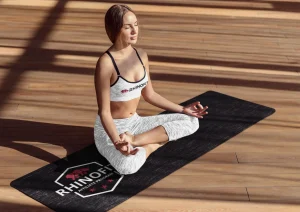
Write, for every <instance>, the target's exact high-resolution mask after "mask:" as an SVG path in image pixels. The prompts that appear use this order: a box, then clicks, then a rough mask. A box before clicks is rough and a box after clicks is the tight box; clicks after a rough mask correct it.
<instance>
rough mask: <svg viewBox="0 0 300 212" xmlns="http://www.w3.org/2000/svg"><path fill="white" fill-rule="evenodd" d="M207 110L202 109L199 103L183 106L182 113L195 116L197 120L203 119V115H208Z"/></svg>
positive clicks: (205, 108)
mask: <svg viewBox="0 0 300 212" xmlns="http://www.w3.org/2000/svg"><path fill="white" fill-rule="evenodd" d="M207 108H208V106H205V107H203V106H202V105H201V104H200V102H194V103H191V104H189V105H187V106H184V107H183V111H182V113H184V114H187V115H190V116H195V117H197V118H203V116H204V115H206V114H208V112H206V110H207Z"/></svg>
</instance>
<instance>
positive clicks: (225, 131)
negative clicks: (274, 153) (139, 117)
mask: <svg viewBox="0 0 300 212" xmlns="http://www.w3.org/2000/svg"><path fill="white" fill-rule="evenodd" d="M195 101H200V103H201V104H202V105H203V106H208V107H209V109H208V112H209V113H208V115H205V116H204V118H203V119H199V123H200V127H199V129H198V131H197V132H195V133H194V134H192V135H189V136H186V137H183V138H181V139H178V140H177V141H171V142H169V143H166V144H165V145H164V146H162V147H161V148H159V149H158V150H156V151H155V152H153V153H152V154H151V155H150V156H149V157H148V159H147V161H146V162H145V164H144V165H143V166H142V168H141V169H140V170H139V171H138V172H136V173H134V174H132V175H120V174H118V172H117V171H116V170H114V168H113V167H112V166H111V165H110V164H109V163H108V161H107V160H106V159H105V158H104V157H102V156H101V155H100V154H99V153H98V151H97V149H96V147H95V145H94V144H93V145H90V146H87V147H86V148H84V149H82V150H80V151H77V152H75V153H73V154H71V155H68V156H66V157H65V158H62V159H60V160H57V161H55V162H53V163H52V164H49V165H46V166H44V167H42V168H40V169H38V170H36V171H33V172H31V173H29V174H27V175H25V176H23V177H21V178H19V179H16V180H14V181H12V182H11V186H12V187H14V188H16V189H18V190H19V191H21V192H23V193H24V194H26V195H28V196H30V197H31V198H33V199H35V200H37V201H39V202H41V203H42V204H44V205H46V206H47V207H49V208H51V209H53V210H55V211H69V212H93V211H97V212H99V211H107V210H110V209H112V208H114V207H115V206H117V205H118V204H120V203H122V202H124V201H125V200H127V199H129V198H130V197H132V196H134V195H136V194H137V193H139V192H140V191H142V190H144V189H146V188H147V187H149V186H151V185H152V184H154V183H156V182H157V181H159V180H161V179H163V178H164V177H166V176H168V175H169V174H171V173H172V172H174V171H176V170H178V169H180V168H181V167H183V166H184V165H186V164H188V163H190V162H191V161H193V160H195V159H197V158H199V157H200V156H201V155H203V154H205V153H207V152H208V151H210V150H212V149H214V148H215V147H217V146H218V145H220V144H222V143H224V142H225V141H227V140H228V139H230V138H232V137H234V136H236V135H237V134H239V133H240V132H242V131H243V130H245V129H247V128H248V127H250V126H251V125H253V124H255V123H257V122H259V121H260V120H262V119H264V118H266V117H267V116H269V115H271V114H272V113H274V112H275V110H274V109H273V108H269V107H266V106H263V105H259V104H255V103H252V102H249V101H245V100H241V99H238V98H235V97H232V96H228V95H225V94H222V93H218V92H214V91H207V92H205V93H203V94H201V95H199V96H197V97H195V98H193V99H190V100H188V101H186V102H183V103H181V104H180V105H188V104H190V103H193V102H195ZM166 113H172V112H170V111H164V112H162V114H166Z"/></svg>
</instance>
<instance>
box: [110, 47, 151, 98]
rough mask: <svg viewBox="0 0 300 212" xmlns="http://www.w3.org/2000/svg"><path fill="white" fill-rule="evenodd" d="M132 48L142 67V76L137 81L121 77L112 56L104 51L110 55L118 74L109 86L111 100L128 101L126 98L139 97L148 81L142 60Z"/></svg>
mask: <svg viewBox="0 0 300 212" xmlns="http://www.w3.org/2000/svg"><path fill="white" fill-rule="evenodd" d="M133 48H134V47H133ZM134 50H135V51H136V54H137V56H138V58H139V60H140V61H141V63H142V65H143V67H144V77H143V78H142V79H140V80H139V81H137V82H130V81H128V80H126V79H125V78H123V77H122V76H121V75H120V72H119V69H118V67H117V64H116V62H115V60H114V58H113V57H112V55H111V54H110V52H109V51H106V53H107V54H108V55H109V56H110V58H111V60H112V62H113V65H114V67H115V69H116V71H117V74H118V78H117V80H116V81H115V82H114V83H113V84H112V85H111V86H110V100H111V101H128V100H131V99H134V98H137V97H140V96H141V90H142V89H143V88H144V87H145V86H146V85H147V83H148V76H147V71H146V69H145V66H144V64H143V61H142V60H141V58H140V56H139V53H138V52H137V50H136V49H135V48H134Z"/></svg>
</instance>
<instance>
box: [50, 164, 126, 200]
mask: <svg viewBox="0 0 300 212" xmlns="http://www.w3.org/2000/svg"><path fill="white" fill-rule="evenodd" d="M122 178H123V175H120V174H119V172H117V171H116V170H115V169H114V168H113V167H112V166H111V165H110V164H107V165H105V166H104V165H102V164H100V163H97V162H91V163H87V164H82V165H78V166H73V167H70V168H67V169H66V170H65V171H64V172H63V173H62V174H61V175H60V176H59V177H58V178H57V179H56V180H55V183H57V184H58V185H60V186H61V187H62V188H61V189H58V190H57V191H55V192H56V193H57V194H58V195H60V196H63V197H64V196H65V195H68V194H71V193H75V194H77V195H79V196H80V197H82V198H86V197H90V196H94V195H99V194H104V193H107V192H112V191H113V190H114V189H115V188H116V186H117V185H118V184H119V183H120V182H121V180H122Z"/></svg>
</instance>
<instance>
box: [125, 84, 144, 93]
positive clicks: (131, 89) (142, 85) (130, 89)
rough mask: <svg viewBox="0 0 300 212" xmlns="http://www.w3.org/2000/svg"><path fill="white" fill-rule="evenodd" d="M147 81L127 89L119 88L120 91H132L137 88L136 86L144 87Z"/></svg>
mask: <svg viewBox="0 0 300 212" xmlns="http://www.w3.org/2000/svg"><path fill="white" fill-rule="evenodd" d="M147 82H148V81H147ZM147 82H144V83H142V84H140V85H137V86H135V87H132V88H129V90H128V89H124V90H121V93H127V92H130V91H133V90H135V89H137V88H141V87H144V86H146V84H147Z"/></svg>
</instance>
